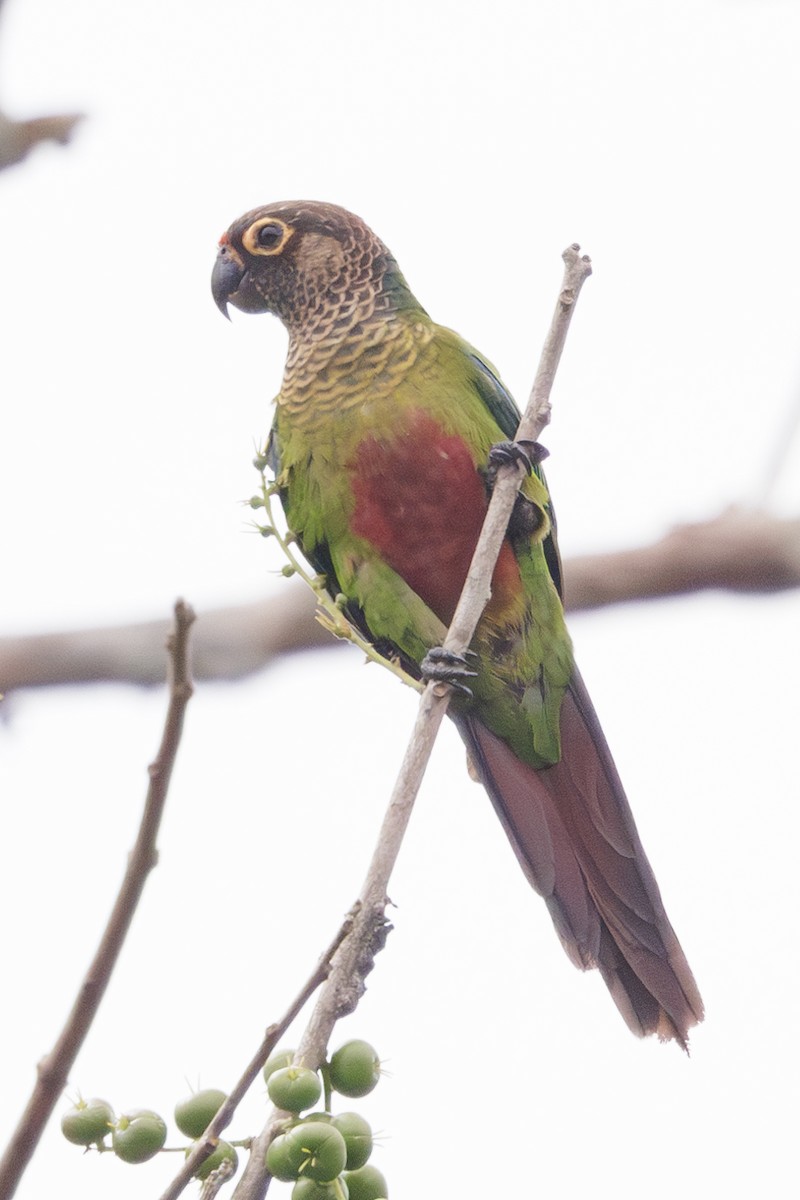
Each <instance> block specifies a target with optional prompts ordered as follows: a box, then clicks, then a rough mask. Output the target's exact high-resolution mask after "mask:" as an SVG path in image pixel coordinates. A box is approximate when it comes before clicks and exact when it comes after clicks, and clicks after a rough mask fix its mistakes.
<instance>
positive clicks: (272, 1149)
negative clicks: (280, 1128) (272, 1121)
mask: <svg viewBox="0 0 800 1200" xmlns="http://www.w3.org/2000/svg"><path fill="white" fill-rule="evenodd" d="M292 1149H293V1148H292V1143H291V1142H290V1141H289V1139H288V1137H287V1135H286V1134H285V1133H279V1134H278V1136H277V1137H276V1138H273V1139H272V1141H271V1142H270V1144H269V1146H268V1147H267V1157H266V1159H265V1162H266V1165H267V1170H268V1171H269V1173H270V1175H274V1176H275V1178H276V1179H281V1180H283V1182H284V1183H288V1182H289V1181H290V1180H292V1179H297V1173H298V1170H299V1168H298V1166H297V1165H296V1162H295V1158H294V1155H293V1153H292Z"/></svg>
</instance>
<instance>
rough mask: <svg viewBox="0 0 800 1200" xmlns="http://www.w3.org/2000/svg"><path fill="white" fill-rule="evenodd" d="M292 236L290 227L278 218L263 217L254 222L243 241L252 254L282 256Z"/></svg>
mask: <svg viewBox="0 0 800 1200" xmlns="http://www.w3.org/2000/svg"><path fill="white" fill-rule="evenodd" d="M291 235H292V230H291V228H290V226H288V225H285V224H284V222H283V221H279V220H278V219H277V217H262V218H261V220H260V221H254V222H253V224H252V225H251V226H250V228H249V229H248V230H247V232H246V233H245V235H244V237H243V239H242V241H243V242H244V247H245V250H249V251H250V253H251V254H280V252H281V250H283V247H284V246H285V245H286V243H287V241H288V240H289V238H290V237H291Z"/></svg>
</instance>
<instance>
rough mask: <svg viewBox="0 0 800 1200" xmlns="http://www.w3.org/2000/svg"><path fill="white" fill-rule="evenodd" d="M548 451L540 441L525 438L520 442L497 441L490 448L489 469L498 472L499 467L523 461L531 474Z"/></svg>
mask: <svg viewBox="0 0 800 1200" xmlns="http://www.w3.org/2000/svg"><path fill="white" fill-rule="evenodd" d="M548 453H549V452H548V451H547V450H546V449H545V447H544V446H543V445H542V444H541V443H540V442H530V441H527V440H526V439H524V438H523V439H521V440H520V441H518V442H497V443H496V444H495V445H494V446H492V447H491V449H490V450H489V470H490V471H491V472H492V473H493V474H496V473H497V469H498V467H504V466H508V465H509V464H510V463H522V465H523V466H524V468H525V470H526V471H527V473H528V474H529V475H530V474H531V472H532V471H533V468H534V467H535V466H536V464H537V463H540V462H542V461H543V460H544V459H545V458H547V455H548Z"/></svg>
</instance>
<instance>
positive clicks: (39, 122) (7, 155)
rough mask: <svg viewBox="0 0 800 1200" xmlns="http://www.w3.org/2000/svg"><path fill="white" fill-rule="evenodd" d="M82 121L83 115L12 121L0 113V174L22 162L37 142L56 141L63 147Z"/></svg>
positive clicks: (71, 114)
mask: <svg viewBox="0 0 800 1200" xmlns="http://www.w3.org/2000/svg"><path fill="white" fill-rule="evenodd" d="M82 120H83V114H82V113H66V114H62V115H58V116H52V117H33V118H31V119H30V120H27V121H13V120H12V119H11V118H10V117H7V116H6V115H5V113H2V112H0V171H2V170H4V169H5V168H6V167H13V166H15V165H16V163H20V162H22V160H23V159H24V158H27V156H28V155H29V154H30V152H31V150H32V149H33V148H34V146H38V145H39V143H40V142H58V143H59V144H60V145H61V146H66V144H67V142H69V141H70V139H71V137H72V134H73V131H74V129H75V126H76V125H77V124H78V122H79V121H82Z"/></svg>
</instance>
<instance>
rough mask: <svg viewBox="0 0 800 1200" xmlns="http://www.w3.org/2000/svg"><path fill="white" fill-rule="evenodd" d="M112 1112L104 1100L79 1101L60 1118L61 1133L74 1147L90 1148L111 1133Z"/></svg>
mask: <svg viewBox="0 0 800 1200" xmlns="http://www.w3.org/2000/svg"><path fill="white" fill-rule="evenodd" d="M113 1124H114V1110H113V1108H112V1107H111V1105H110V1104H108V1103H107V1102H106V1101H105V1100H97V1099H95V1100H79V1101H78V1103H77V1104H76V1105H75V1106H74V1108H69V1109H67V1111H66V1112H65V1113H64V1115H63V1117H62V1118H61V1132H62V1133H63V1135H64V1137H65V1138H66V1139H67V1141H68V1142H72V1143H73V1145H75V1146H92V1145H95V1144H99V1143H100V1142H102V1140H103V1138H104V1137H105V1136H106V1135H107V1134H109V1133H110V1132H111V1126H112V1125H113Z"/></svg>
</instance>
